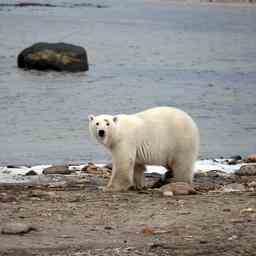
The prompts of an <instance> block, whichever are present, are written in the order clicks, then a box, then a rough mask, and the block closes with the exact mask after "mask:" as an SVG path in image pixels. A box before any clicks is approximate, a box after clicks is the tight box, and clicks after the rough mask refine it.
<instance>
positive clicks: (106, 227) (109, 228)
mask: <svg viewBox="0 0 256 256" xmlns="http://www.w3.org/2000/svg"><path fill="white" fill-rule="evenodd" d="M104 229H105V230H111V229H113V228H112V227H111V226H105V227H104Z"/></svg>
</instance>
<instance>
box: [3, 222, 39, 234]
mask: <svg viewBox="0 0 256 256" xmlns="http://www.w3.org/2000/svg"><path fill="white" fill-rule="evenodd" d="M32 230H36V228H35V227H34V226H33V225H31V224H24V223H7V224H5V225H4V226H3V227H2V231H1V233H2V234H5V235H22V234H25V233H28V232H30V231H32Z"/></svg>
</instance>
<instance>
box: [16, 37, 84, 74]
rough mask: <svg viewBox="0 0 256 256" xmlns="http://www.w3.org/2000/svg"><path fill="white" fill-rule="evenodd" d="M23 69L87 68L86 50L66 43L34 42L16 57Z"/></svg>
mask: <svg viewBox="0 0 256 256" xmlns="http://www.w3.org/2000/svg"><path fill="white" fill-rule="evenodd" d="M17 62H18V67H19V68H24V69H37V70H55V71H69V72H79V71H87V70H89V65H88V58H87V53H86V50H85V49H84V48H83V47H80V46H76V45H72V44H66V43H44V42H42V43H36V44H34V45H32V46H30V47H28V48H26V49H24V50H23V51H22V52H21V53H20V54H19V55H18V58H17Z"/></svg>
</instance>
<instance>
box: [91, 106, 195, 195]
mask: <svg viewBox="0 0 256 256" xmlns="http://www.w3.org/2000/svg"><path fill="white" fill-rule="evenodd" d="M88 119H89V131H90V133H91V135H92V136H93V137H95V138H96V139H97V141H98V142H100V143H101V144H103V145H104V146H105V147H106V148H107V149H108V150H110V152H111V154H112V163H113V170H112V175H111V178H110V181H109V183H108V185H107V187H106V188H105V189H104V191H126V190H128V189H129V188H130V187H134V188H136V189H141V188H143V187H144V186H145V183H144V171H145V169H146V168H145V165H146V164H148V165H162V166H164V167H165V168H167V170H169V171H170V172H172V176H173V179H172V181H175V182H187V183H192V178H193V169H194V163H195V160H196V158H197V155H198V149H199V131H198V128H197V125H196V124H195V122H194V121H193V120H192V118H191V117H190V116H189V115H188V114H187V113H185V112H183V111H182V110H179V109H177V108H173V107H155V108H151V109H148V110H145V111H143V112H139V113H136V114H130V115H125V114H120V115H115V116H112V115H99V116H94V115H89V116H88Z"/></svg>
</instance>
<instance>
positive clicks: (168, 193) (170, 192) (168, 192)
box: [163, 191, 173, 196]
mask: <svg viewBox="0 0 256 256" xmlns="http://www.w3.org/2000/svg"><path fill="white" fill-rule="evenodd" d="M163 195H164V196H173V192H172V191H164V192H163Z"/></svg>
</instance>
